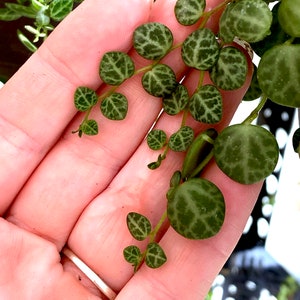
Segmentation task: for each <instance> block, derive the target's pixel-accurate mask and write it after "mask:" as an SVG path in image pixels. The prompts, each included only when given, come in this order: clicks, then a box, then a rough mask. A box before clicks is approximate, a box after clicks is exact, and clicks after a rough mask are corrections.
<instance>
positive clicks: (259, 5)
mask: <svg viewBox="0 0 300 300" xmlns="http://www.w3.org/2000/svg"><path fill="white" fill-rule="evenodd" d="M225 17H226V18H227V20H226V21H225V22H226V26H229V28H230V29H229V30H230V31H231V32H233V33H234V35H235V36H237V37H239V38H240V39H242V40H245V41H247V42H249V43H253V42H258V41H260V40H262V39H263V38H264V37H265V36H267V35H268V34H269V33H270V27H271V24H272V12H271V11H270V9H269V7H268V4H267V3H266V2H265V1H263V0H240V1H238V2H236V3H234V4H233V5H232V6H231V8H230V10H229V11H228V12H227V14H226V16H225Z"/></svg>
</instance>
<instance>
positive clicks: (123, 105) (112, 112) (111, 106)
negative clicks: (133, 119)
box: [100, 93, 128, 120]
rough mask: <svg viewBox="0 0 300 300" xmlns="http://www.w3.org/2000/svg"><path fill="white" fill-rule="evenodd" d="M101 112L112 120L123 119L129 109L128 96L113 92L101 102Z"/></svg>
mask: <svg viewBox="0 0 300 300" xmlns="http://www.w3.org/2000/svg"><path fill="white" fill-rule="evenodd" d="M100 108H101V112H102V113H103V115H104V116H105V117H107V118H108V119H110V120H123V119H124V118H125V117H126V114H127V110H128V101H127V98H126V97H125V96H124V95H123V94H120V93H113V94H111V95H110V96H108V97H106V98H105V99H104V100H103V101H102V102H101V107H100Z"/></svg>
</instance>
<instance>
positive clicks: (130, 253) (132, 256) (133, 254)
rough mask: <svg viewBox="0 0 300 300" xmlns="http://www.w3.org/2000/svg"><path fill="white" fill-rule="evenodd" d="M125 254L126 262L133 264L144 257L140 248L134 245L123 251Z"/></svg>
mask: <svg viewBox="0 0 300 300" xmlns="http://www.w3.org/2000/svg"><path fill="white" fill-rule="evenodd" d="M123 254H124V258H125V259H126V261H128V262H129V263H132V264H136V263H137V262H139V261H140V259H141V257H142V253H141V250H140V248H139V247H137V246H134V245H130V246H128V247H126V248H125V249H124V251H123Z"/></svg>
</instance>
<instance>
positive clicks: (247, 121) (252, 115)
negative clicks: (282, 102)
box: [242, 94, 268, 125]
mask: <svg viewBox="0 0 300 300" xmlns="http://www.w3.org/2000/svg"><path fill="white" fill-rule="evenodd" d="M267 100H268V97H267V95H265V94H263V95H262V96H261V100H260V102H259V104H258V105H257V107H255V109H254V110H253V111H252V112H251V113H250V115H249V116H248V117H247V118H246V119H245V120H244V121H243V122H242V124H245V125H248V124H251V123H252V122H253V121H254V120H255V119H256V118H257V117H258V114H259V112H260V111H261V109H262V108H263V107H264V105H265V104H266V102H267Z"/></svg>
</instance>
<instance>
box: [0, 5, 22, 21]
mask: <svg viewBox="0 0 300 300" xmlns="http://www.w3.org/2000/svg"><path fill="white" fill-rule="evenodd" d="M21 16H22V15H21V14H19V13H17V12H15V11H12V10H10V9H8V8H0V20H1V21H14V20H17V19H19V18H21Z"/></svg>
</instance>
